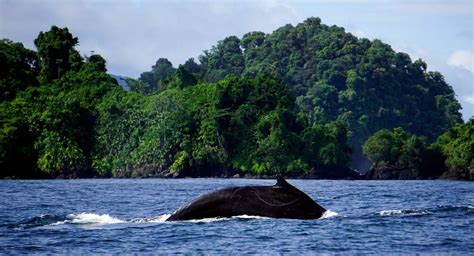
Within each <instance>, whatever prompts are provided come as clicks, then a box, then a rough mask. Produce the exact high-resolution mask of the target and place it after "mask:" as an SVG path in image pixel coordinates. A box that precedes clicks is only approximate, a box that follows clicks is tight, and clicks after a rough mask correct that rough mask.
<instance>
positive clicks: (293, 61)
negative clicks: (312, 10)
mask: <svg viewBox="0 0 474 256" xmlns="http://www.w3.org/2000/svg"><path fill="white" fill-rule="evenodd" d="M199 61H200V63H199V64H197V63H195V62H194V60H193V59H190V60H188V61H187V62H186V63H185V64H184V65H183V67H185V68H187V70H188V71H189V72H191V73H193V74H194V75H195V77H196V78H198V79H199V80H201V81H203V82H216V81H219V80H221V79H223V78H224V77H225V76H227V75H230V74H232V75H236V76H243V77H253V76H255V75H257V74H261V73H266V74H271V75H272V76H273V77H276V78H278V79H280V80H281V81H282V82H283V83H284V84H287V85H288V86H290V88H291V92H292V94H293V95H294V96H295V98H296V107H297V111H298V112H301V113H304V114H306V115H307V117H308V119H309V122H310V124H311V125H314V124H321V123H326V122H331V121H336V120H338V121H342V122H344V123H347V124H348V127H349V142H350V145H351V146H352V148H353V166H354V167H356V168H359V169H367V167H368V166H367V162H366V161H364V158H363V157H362V151H361V145H362V144H363V143H364V142H365V141H366V140H367V138H368V137H369V136H370V135H372V134H373V133H375V132H376V131H378V130H380V129H383V128H386V129H392V128H396V127H402V128H403V129H405V130H406V131H407V132H409V133H411V134H416V135H421V136H425V137H427V138H428V139H429V140H430V141H433V140H434V139H435V138H436V137H437V136H438V135H440V134H441V133H442V132H444V131H446V130H447V129H448V128H449V127H451V126H452V125H454V124H456V123H460V122H462V119H461V114H460V112H459V110H460V108H461V106H460V104H459V102H458V101H457V100H456V99H455V94H454V92H453V89H452V88H451V86H449V85H448V84H447V83H446V82H445V81H444V78H443V75H442V74H440V73H439V72H432V71H429V70H428V67H427V64H426V63H425V62H424V61H423V60H415V61H412V60H411V59H410V56H409V55H408V54H406V53H401V52H395V51H394V50H393V49H392V48H391V47H390V45H387V44H385V43H383V42H381V41H380V40H373V41H370V40H368V39H365V38H357V37H355V36H353V35H352V34H350V33H347V32H345V30H344V28H341V27H337V26H327V25H324V24H322V23H321V20H320V19H319V18H309V19H307V20H306V21H305V22H303V23H300V24H297V25H296V26H292V25H286V26H283V27H280V28H278V29H277V30H275V31H274V32H273V33H270V34H265V33H262V32H250V33H247V34H245V35H244V36H243V37H242V38H238V37H235V36H231V37H227V38H225V39H223V40H222V41H219V42H218V43H217V45H215V46H213V47H212V48H211V49H210V50H208V51H205V52H204V54H202V55H201V56H200V57H199ZM174 71H175V69H174V68H173V67H172V65H171V63H170V62H169V61H168V60H166V59H159V60H158V61H157V63H156V65H154V66H153V68H152V70H151V71H149V72H144V73H143V74H142V75H141V76H140V78H139V80H141V81H143V82H145V83H148V84H150V85H151V87H152V88H154V89H152V90H150V91H151V92H153V91H159V90H161V89H162V87H163V84H165V82H164V81H166V80H167V79H168V77H169V76H171V75H172V74H173V73H174ZM160 86H161V87H160ZM364 162H365V163H364Z"/></svg>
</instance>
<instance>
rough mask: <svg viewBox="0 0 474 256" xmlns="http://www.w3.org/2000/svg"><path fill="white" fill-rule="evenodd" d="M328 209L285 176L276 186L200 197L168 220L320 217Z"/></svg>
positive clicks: (211, 193)
mask: <svg viewBox="0 0 474 256" xmlns="http://www.w3.org/2000/svg"><path fill="white" fill-rule="evenodd" d="M325 211H326V209H324V208H323V207H321V206H320V205H319V204H317V203H316V202H315V201H313V199H311V198H310V197H309V196H308V195H306V194H305V193H303V192H302V191H300V190H298V189H297V188H295V187H293V186H292V185H290V184H289V183H288V182H287V181H286V180H285V179H283V178H282V177H281V176H278V177H277V184H275V185H273V186H246V187H231V188H225V189H220V190H216V191H213V192H210V193H208V194H205V195H203V196H201V197H198V198H197V199H195V200H194V201H192V202H191V203H189V204H187V205H184V206H183V207H181V208H179V209H178V210H177V211H176V212H175V213H173V214H172V215H171V216H170V217H169V218H168V219H167V220H166V221H178V220H195V219H204V218H215V217H232V216H238V215H251V216H263V217H270V218H287V219H318V218H320V217H321V216H322V215H323V214H324V212H325Z"/></svg>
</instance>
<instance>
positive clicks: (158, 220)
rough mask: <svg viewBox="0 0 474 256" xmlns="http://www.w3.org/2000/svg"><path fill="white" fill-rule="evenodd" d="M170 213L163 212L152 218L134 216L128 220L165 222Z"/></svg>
mask: <svg viewBox="0 0 474 256" xmlns="http://www.w3.org/2000/svg"><path fill="white" fill-rule="evenodd" d="M170 216H171V214H163V215H160V216H157V217H152V218H134V219H131V220H130V222H135V223H148V222H151V223H163V222H165V221H166V220H167V219H168V218H169V217H170Z"/></svg>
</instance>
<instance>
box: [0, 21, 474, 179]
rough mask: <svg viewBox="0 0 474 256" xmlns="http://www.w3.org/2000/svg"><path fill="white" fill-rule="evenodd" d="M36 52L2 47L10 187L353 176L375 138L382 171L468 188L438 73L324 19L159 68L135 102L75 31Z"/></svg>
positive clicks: (455, 114)
mask: <svg viewBox="0 0 474 256" xmlns="http://www.w3.org/2000/svg"><path fill="white" fill-rule="evenodd" d="M34 43H35V46H36V48H37V49H36V51H32V50H29V49H25V48H24V47H23V45H22V44H21V43H15V42H12V41H10V40H6V39H5V40H0V64H1V65H2V68H1V69H0V72H1V73H0V75H1V79H0V87H1V88H2V94H1V99H0V124H1V130H0V170H1V172H0V177H2V178H5V177H15V178H57V177H62V178H77V177H208V176H219V177H222V176H226V177H227V176H233V175H240V176H242V175H250V176H266V175H275V174H285V175H286V176H291V177H313V178H314V177H319V178H354V177H358V176H357V174H355V173H354V172H353V171H352V170H350V168H349V167H350V162H351V158H352V166H355V167H359V166H362V164H361V163H363V162H364V159H365V158H364V157H362V144H364V143H366V141H367V138H369V136H371V135H372V134H374V133H376V132H377V131H380V132H379V133H376V134H375V135H374V137H373V138H372V137H371V138H372V139H370V140H369V141H368V143H366V146H365V153H366V154H367V155H368V156H369V157H370V159H371V160H372V161H374V163H375V167H378V168H382V167H383V168H385V167H386V169H387V170H392V169H395V170H397V171H399V170H400V169H403V170H405V169H406V168H409V169H410V171H411V173H414V174H415V176H409V177H416V178H420V177H421V178H437V177H439V176H440V175H443V176H445V177H454V178H456V177H462V178H463V179H468V178H469V177H472V173H473V170H474V169H473V168H474V167H473V166H474V165H473V164H472V163H473V157H472V153H470V151H469V150H470V149H472V147H473V146H474V144H472V142H474V139H472V137H473V136H474V134H473V133H472V125H473V122H469V123H467V124H462V120H461V115H460V113H459V108H460V105H459V103H458V102H457V101H456V99H455V98H454V92H453V90H452V88H451V87H450V86H449V85H448V84H446V82H445V81H444V80H443V77H442V75H441V74H439V73H437V72H430V71H428V70H427V66H426V64H425V63H424V62H423V61H421V60H417V61H415V62H412V61H411V60H410V58H409V56H408V55H406V54H403V53H396V52H394V51H393V50H392V49H391V48H390V46H388V45H386V44H383V43H382V42H380V41H378V40H374V41H369V40H367V39H357V38H356V37H354V36H352V35H351V34H349V33H345V32H344V30H343V29H342V28H338V27H328V26H325V25H322V24H320V20H319V19H317V18H310V19H308V20H307V21H305V22H304V23H302V24H298V25H297V26H296V27H292V26H291V25H287V26H285V27H282V28H279V29H277V30H276V31H275V32H273V33H272V34H268V35H266V34H263V33H260V32H252V33H249V34H246V35H244V36H243V38H242V39H239V38H237V37H229V38H226V39H224V40H223V41H220V42H218V44H217V45H216V46H215V47H213V48H212V49H211V50H209V51H205V52H204V54H203V55H202V56H200V57H199V60H200V63H199V64H198V63H196V62H195V61H194V59H189V60H188V61H186V62H185V63H184V64H183V65H179V66H178V67H173V65H172V64H171V62H169V61H168V60H166V59H164V58H160V59H158V61H157V62H156V64H155V65H154V66H153V67H152V70H151V71H148V72H144V73H143V74H142V75H141V76H140V78H139V79H138V80H134V79H130V78H126V83H127V85H128V86H129V88H130V91H125V90H123V88H122V87H121V86H120V85H119V84H118V83H117V81H116V78H115V79H114V78H113V77H112V76H110V75H109V74H107V69H106V60H105V59H104V58H102V57H101V56H100V55H97V54H95V55H91V56H88V57H87V58H83V57H81V55H80V54H79V52H78V51H77V50H76V49H75V47H76V45H77V44H78V43H79V39H78V38H77V37H74V36H73V35H72V34H71V33H70V32H69V30H68V29H67V28H58V27H56V26H53V27H52V28H51V30H50V31H47V32H40V33H39V35H38V37H37V38H36V40H35V41H34ZM395 127H400V128H397V129H396V130H395V131H394V133H393V134H392V133H390V132H389V131H388V130H383V128H386V129H392V128H395ZM448 128H451V129H449V130H448ZM402 130H403V132H400V131H402ZM447 130H448V131H447ZM446 131H447V132H446ZM444 132H446V133H444ZM442 133H444V134H443V135H442V136H441V137H439V138H438V140H437V142H436V143H434V144H430V143H431V142H432V141H434V140H435V139H436V138H437V137H438V135H440V134H442ZM409 135H410V136H412V137H410V136H409ZM419 136H424V137H419ZM425 137H426V138H425ZM387 138H389V139H390V140H391V141H394V142H396V143H385V142H386V141H390V140H387ZM379 141H380V143H379ZM374 152H375V153H374ZM383 152H388V153H387V154H385V153H383ZM433 156H441V158H442V159H441V161H438V162H439V163H440V164H439V166H438V168H437V169H436V170H434V169H433V170H432V169H430V168H427V166H429V164H428V165H427V164H425V163H430V159H432V157H433ZM444 160H446V161H444ZM438 162H436V163H438ZM446 171H448V172H446ZM458 172H459V173H460V174H458ZM417 173H421V174H422V176H420V177H418V176H416V175H417ZM379 176H380V177H385V176H384V175H379ZM379 176H377V177H379ZM399 176H400V177H408V176H407V175H399ZM397 177H398V176H397Z"/></svg>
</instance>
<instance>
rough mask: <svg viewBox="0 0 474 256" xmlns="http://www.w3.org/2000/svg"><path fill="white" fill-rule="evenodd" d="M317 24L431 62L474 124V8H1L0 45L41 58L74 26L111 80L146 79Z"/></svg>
mask: <svg viewBox="0 0 474 256" xmlns="http://www.w3.org/2000/svg"><path fill="white" fill-rule="evenodd" d="M308 17H320V18H321V20H322V23H324V24H327V25H337V26H342V27H344V28H345V29H346V31H348V32H350V33H352V34H354V35H355V36H357V37H365V38H369V39H371V40H372V39H376V38H377V39H381V40H382V41H384V42H385V43H388V44H390V45H391V46H392V48H393V49H394V50H396V51H401V52H406V53H408V54H409V55H410V56H411V58H412V60H416V59H418V58H421V59H423V60H424V61H426V62H427V64H428V69H429V70H431V71H440V72H441V73H442V74H443V75H444V76H445V79H446V81H447V82H448V83H449V84H450V85H451V86H452V87H453V89H454V91H455V93H456V95H457V96H456V98H457V99H458V100H459V101H460V103H461V105H462V107H463V110H462V111H461V112H462V114H463V118H464V120H468V119H469V118H470V117H473V116H474V1H472V0H449V1H448V0H313V1H309V0H307V1H304V0H293V1H289V0H254V1H250V0H240V1H230V0H215V1H211V0H200V1H198V0H189V1H179V0H175V1H171V0H167V1H164V0H163V1H158V0H0V38H8V39H11V40H13V41H17V42H22V43H23V44H24V45H25V47H27V48H31V49H35V47H34V44H33V40H34V39H35V38H36V37H37V36H38V33H39V32H40V31H48V30H49V29H50V28H51V26H52V25H57V26H59V27H65V26H66V27H68V28H69V31H70V32H71V33H72V34H73V35H74V36H77V37H78V38H79V46H78V47H77V48H78V49H79V50H80V52H81V53H82V54H90V52H91V51H94V52H95V53H98V54H100V55H102V56H103V57H104V58H105V59H106V60H107V68H108V70H109V72H110V73H112V74H116V75H123V76H129V77H132V78H137V77H138V76H139V75H140V73H141V72H144V71H148V70H150V69H151V66H152V65H153V64H154V63H155V62H156V60H157V59H158V58H160V57H164V58H168V59H169V60H170V61H171V62H172V63H173V64H174V66H178V65H179V64H182V63H184V61H185V60H186V59H188V58H190V57H193V58H195V59H196V58H197V57H198V56H199V55H200V54H201V53H202V52H203V50H206V49H210V48H211V47H212V45H215V44H216V42H217V41H218V40H222V39H224V38H225V37H227V36H231V35H236V36H239V37H241V36H242V35H243V34H245V33H247V32H249V31H263V32H265V33H271V32H272V31H274V30H276V29H277V28H278V27H280V26H283V25H285V24H293V25H296V24H297V23H299V22H302V21H304V20H305V19H306V18H308Z"/></svg>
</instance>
